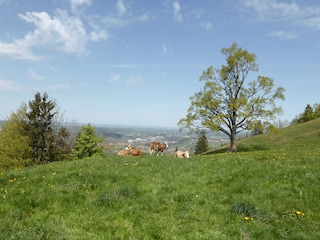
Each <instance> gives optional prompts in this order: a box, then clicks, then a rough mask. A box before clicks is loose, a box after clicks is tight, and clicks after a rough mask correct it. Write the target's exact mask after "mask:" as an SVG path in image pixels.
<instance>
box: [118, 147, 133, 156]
mask: <svg viewBox="0 0 320 240" xmlns="http://www.w3.org/2000/svg"><path fill="white" fill-rule="evenodd" d="M117 155H118V156H129V155H130V152H129V149H128V148H127V147H126V149H123V150H121V151H119V152H118V153H117Z"/></svg>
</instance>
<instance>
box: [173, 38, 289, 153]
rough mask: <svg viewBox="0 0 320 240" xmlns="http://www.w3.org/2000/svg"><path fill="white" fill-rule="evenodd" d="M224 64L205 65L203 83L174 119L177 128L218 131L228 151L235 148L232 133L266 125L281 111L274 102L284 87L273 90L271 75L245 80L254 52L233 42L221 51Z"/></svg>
mask: <svg viewBox="0 0 320 240" xmlns="http://www.w3.org/2000/svg"><path fill="white" fill-rule="evenodd" d="M221 52H222V53H223V54H224V55H225V56H226V62H227V65H222V67H221V69H217V70H214V69H213V67H209V68H208V69H207V70H206V71H204V72H203V74H202V76H201V77H200V81H204V82H205V84H204V87H203V89H202V90H200V91H199V92H197V93H195V95H194V96H193V97H191V98H190V100H191V106H190V107H189V109H188V114H187V116H186V117H185V118H183V119H181V120H180V121H179V122H178V125H179V126H180V129H183V128H189V129H190V130H191V131H193V130H194V129H209V130H212V131H220V132H223V133H224V134H226V135H227V136H228V137H229V139H230V148H229V150H230V151H231V152H235V151H236V150H237V146H236V135H237V134H238V133H240V132H242V131H244V130H251V129H254V128H255V125H256V123H257V122H258V121H260V122H261V123H262V124H263V125H265V124H266V125H270V123H269V120H272V119H273V118H274V117H275V115H277V114H280V113H282V109H281V107H277V106H276V105H275V101H276V100H277V99H282V100H283V99H284V94H283V92H284V89H283V88H281V87H279V88H277V89H276V90H275V91H273V87H274V83H273V80H272V79H271V78H268V77H265V76H257V79H256V80H254V81H251V82H248V83H247V77H248V75H249V73H250V72H257V71H258V65H257V63H256V56H255V54H251V53H249V52H248V51H246V50H243V49H241V48H239V47H238V45H237V44H236V43H234V44H232V46H231V47H230V48H224V49H222V51H221Z"/></svg>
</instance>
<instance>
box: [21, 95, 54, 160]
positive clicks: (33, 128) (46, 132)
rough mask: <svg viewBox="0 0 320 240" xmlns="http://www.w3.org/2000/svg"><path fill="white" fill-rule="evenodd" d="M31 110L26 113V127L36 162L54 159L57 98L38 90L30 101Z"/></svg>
mask: <svg viewBox="0 0 320 240" xmlns="http://www.w3.org/2000/svg"><path fill="white" fill-rule="evenodd" d="M28 105H29V111H28V112H27V113H26V117H27V120H26V123H25V124H24V128H25V130H26V133H27V135H28V136H29V138H30V146H31V148H32V151H33V154H32V155H33V156H32V159H33V160H34V162H35V163H46V162H51V161H54V151H53V150H54V148H53V145H54V136H53V128H52V126H53V117H54V116H55V114H56V113H57V112H55V108H56V106H57V103H56V101H55V100H49V98H48V94H47V93H44V94H43V96H41V94H40V93H39V92H38V93H36V95H35V99H34V100H32V101H29V104H28Z"/></svg>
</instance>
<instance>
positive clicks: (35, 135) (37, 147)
mask: <svg viewBox="0 0 320 240" xmlns="http://www.w3.org/2000/svg"><path fill="white" fill-rule="evenodd" d="M62 119H63V116H62V115H61V113H60V111H59V107H58V104H57V102H56V100H54V99H49V96H48V94H47V93H44V94H43V95H41V94H40V93H39V92H38V93H36V94H35V98H34V100H32V101H29V103H28V104H26V103H22V105H21V107H20V108H19V109H18V110H17V111H16V112H14V113H12V114H11V116H10V117H9V118H8V119H7V120H6V121H5V122H4V123H3V124H2V126H1V131H0V171H1V170H6V169H9V168H13V167H15V168H18V167H25V166H31V165H37V164H44V163H48V162H54V161H63V160H76V159H81V158H85V157H92V156H100V155H102V153H103V145H102V144H101V143H102V142H103V139H102V138H100V137H98V136H97V135H96V133H95V128H94V127H92V126H90V125H89V124H88V125H86V126H82V127H81V128H80V129H79V128H78V129H77V130H76V131H75V129H71V128H68V127H67V126H64V124H63V121H62Z"/></svg>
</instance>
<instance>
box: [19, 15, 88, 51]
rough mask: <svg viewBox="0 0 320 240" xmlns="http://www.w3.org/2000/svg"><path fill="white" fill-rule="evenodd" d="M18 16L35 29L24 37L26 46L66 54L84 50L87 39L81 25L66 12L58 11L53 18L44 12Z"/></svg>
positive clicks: (78, 20) (80, 22) (79, 21)
mask: <svg viewBox="0 0 320 240" xmlns="http://www.w3.org/2000/svg"><path fill="white" fill-rule="evenodd" d="M19 16H20V18H21V19H23V20H25V21H26V22H30V23H34V24H35V25H36V27H37V28H36V29H35V30H34V31H33V32H29V33H28V34H27V35H26V36H25V37H24V39H23V41H24V42H26V43H28V45H30V46H42V47H51V48H53V49H56V50H59V51H62V52H67V53H77V52H78V53H80V52H83V51H84V50H85V45H86V43H87V41H88V38H87V34H86V31H85V29H84V26H83V23H82V21H81V20H80V19H79V18H76V17H72V16H69V15H68V13H67V11H64V10H60V9H58V10H57V16H55V17H51V16H49V14H47V13H46V12H27V13H26V14H25V15H22V14H20V15H19Z"/></svg>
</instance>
